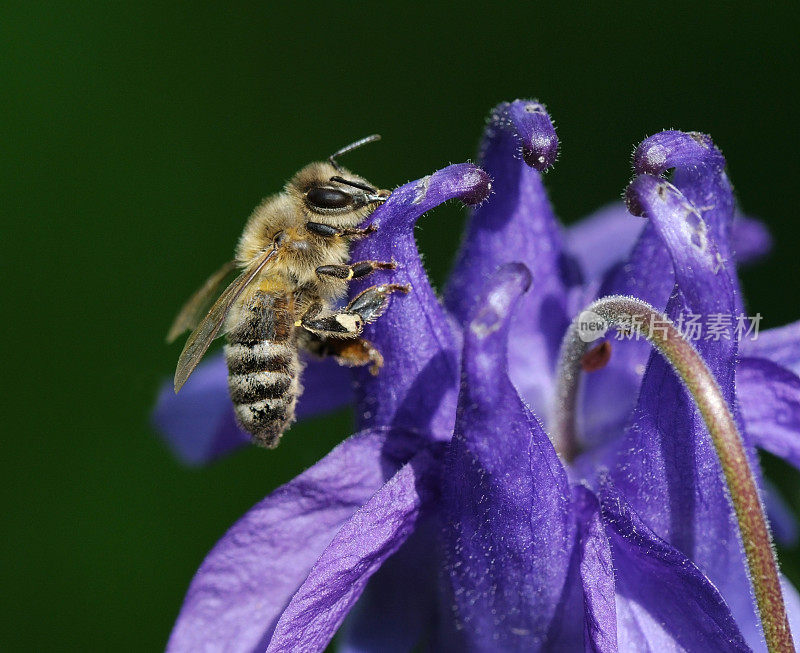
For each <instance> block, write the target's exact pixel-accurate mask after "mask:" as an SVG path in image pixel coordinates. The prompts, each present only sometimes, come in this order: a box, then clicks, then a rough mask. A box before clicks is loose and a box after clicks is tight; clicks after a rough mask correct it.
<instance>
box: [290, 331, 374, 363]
mask: <svg viewBox="0 0 800 653" xmlns="http://www.w3.org/2000/svg"><path fill="white" fill-rule="evenodd" d="M306 334H307V337H306V338H301V341H300V342H301V346H302V347H303V348H304V349H306V350H307V351H309V352H311V353H312V354H314V355H315V356H319V357H326V356H332V357H333V358H334V359H335V360H336V362H337V363H339V365H342V366H344V367H361V366H362V365H369V366H370V368H369V371H370V372H371V373H372V374H377V373H378V371H379V370H380V369H381V367H382V366H383V356H381V353H380V352H379V351H378V350H377V349H376V348H375V346H374V345H373V344H372V343H371V342H369V341H368V340H365V339H364V338H326V337H322V336H317V335H316V334H312V333H310V332H308V331H306Z"/></svg>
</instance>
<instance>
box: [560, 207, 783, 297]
mask: <svg viewBox="0 0 800 653" xmlns="http://www.w3.org/2000/svg"><path fill="white" fill-rule="evenodd" d="M645 224H646V223H645V222H643V221H642V220H640V219H639V218H637V217H635V216H632V215H631V214H630V213H629V212H628V209H627V207H626V206H625V204H624V203H623V202H614V203H612V204H608V205H606V206H604V207H603V208H601V209H599V210H597V211H595V212H594V213H592V214H591V215H589V216H588V217H586V218H584V219H583V220H581V221H580V222H577V223H575V224H574V225H571V226H569V227H568V228H567V229H566V232H565V237H566V247H567V250H568V251H569V253H570V254H571V255H572V256H573V257H575V259H576V260H577V261H578V264H579V265H580V268H581V271H582V273H583V278H584V279H585V280H586V281H587V282H591V281H592V280H594V279H600V278H601V277H602V276H604V275H606V274H607V273H608V272H609V271H610V270H611V269H612V268H613V267H614V266H616V265H619V264H622V263H624V262H625V260H626V259H627V258H628V256H629V254H630V253H631V251H632V250H633V247H634V245H635V244H636V242H637V240H638V238H639V236H640V235H641V233H642V229H643V227H644V226H645ZM731 241H732V242H731V248H732V250H733V252H734V256H735V258H736V263H737V265H741V264H746V263H751V262H752V261H755V260H757V259H759V258H761V257H762V256H764V255H766V254H768V253H769V251H770V249H771V248H772V237H771V236H770V234H769V231H768V230H767V227H766V226H765V225H764V223H763V222H761V221H760V220H757V219H755V218H750V217H747V216H745V215H742V214H741V213H738V212H737V214H736V216H735V218H734V220H733V228H732V231H731Z"/></svg>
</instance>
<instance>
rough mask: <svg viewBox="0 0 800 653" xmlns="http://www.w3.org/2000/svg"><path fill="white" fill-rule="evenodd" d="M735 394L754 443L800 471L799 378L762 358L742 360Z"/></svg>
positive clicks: (737, 374)
mask: <svg viewBox="0 0 800 653" xmlns="http://www.w3.org/2000/svg"><path fill="white" fill-rule="evenodd" d="M736 386H737V390H736V395H737V397H738V399H739V409H740V410H741V411H742V418H743V419H744V423H745V428H746V429H747V434H748V436H749V437H750V439H751V441H752V442H753V444H755V445H756V446H757V447H760V448H761V449H765V450H766V451H769V452H770V453H771V454H773V455H775V456H778V457H780V458H783V459H784V460H785V461H787V462H789V463H791V464H792V465H794V466H795V467H797V468H798V469H800V378H797V376H796V375H795V374H794V373H792V372H790V371H789V370H787V369H785V368H783V367H781V366H780V365H778V364H777V363H773V362H772V361H768V360H766V359H763V358H742V359H741V360H740V361H739V365H738V366H737V368H736Z"/></svg>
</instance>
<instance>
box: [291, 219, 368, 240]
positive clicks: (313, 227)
mask: <svg viewBox="0 0 800 653" xmlns="http://www.w3.org/2000/svg"><path fill="white" fill-rule="evenodd" d="M306 229H308V231H310V232H311V233H313V234H316V235H317V236H324V237H325V238H351V239H355V238H365V237H366V236H369V235H370V234H374V233H375V232H376V231H377V230H378V228H377V227H376V226H375V225H372V224H371V225H370V226H369V227H367V228H366V229H343V228H341V227H333V226H331V225H329V224H323V223H322V222H306Z"/></svg>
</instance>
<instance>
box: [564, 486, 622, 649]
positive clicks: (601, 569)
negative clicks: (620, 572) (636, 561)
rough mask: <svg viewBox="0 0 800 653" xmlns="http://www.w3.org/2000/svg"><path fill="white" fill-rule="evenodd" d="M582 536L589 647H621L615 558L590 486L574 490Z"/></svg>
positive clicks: (585, 610) (582, 583) (586, 645)
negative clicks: (618, 631)
mask: <svg viewBox="0 0 800 653" xmlns="http://www.w3.org/2000/svg"><path fill="white" fill-rule="evenodd" d="M572 496H573V501H574V506H575V510H576V513H577V515H578V528H579V538H580V577H581V585H582V587H583V610H584V617H583V618H584V643H585V650H586V651H592V652H593V653H612V652H613V653H616V651H617V648H618V647H617V601H616V589H615V584H614V561H613V560H612V557H611V546H610V545H609V542H608V537H607V536H606V532H605V528H604V526H603V522H602V519H601V518H600V504H599V502H598V501H597V498H596V497H595V496H594V494H593V493H592V492H591V490H589V489H588V488H586V487H584V486H581V485H579V486H575V487H574V488H573V491H572Z"/></svg>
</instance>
